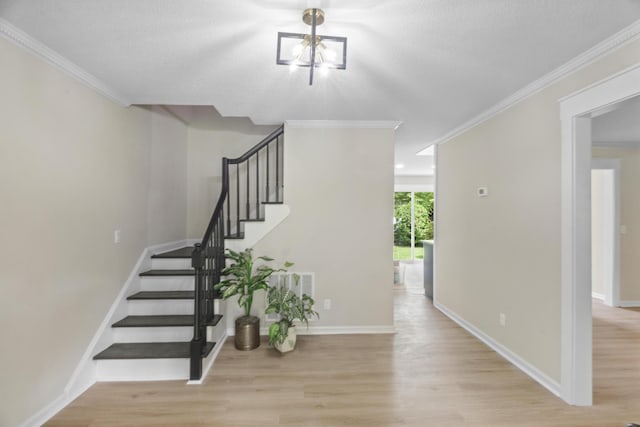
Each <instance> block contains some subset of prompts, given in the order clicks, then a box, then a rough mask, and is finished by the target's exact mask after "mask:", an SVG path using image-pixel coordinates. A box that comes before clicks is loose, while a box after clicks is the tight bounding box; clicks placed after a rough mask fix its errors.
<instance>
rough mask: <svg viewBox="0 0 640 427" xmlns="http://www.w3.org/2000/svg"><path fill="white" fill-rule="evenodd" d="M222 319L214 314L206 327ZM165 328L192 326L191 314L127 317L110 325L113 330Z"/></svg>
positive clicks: (219, 315)
mask: <svg viewBox="0 0 640 427" xmlns="http://www.w3.org/2000/svg"><path fill="white" fill-rule="evenodd" d="M220 319H222V315H221V314H215V315H214V316H213V320H212V321H211V322H210V323H208V324H207V325H208V326H215V325H217V324H218V322H219V321H220ZM167 326H193V315H191V314H162V315H147V316H127V317H125V318H124V319H121V320H118V321H117V322H116V323H114V324H113V325H112V327H114V328H141V327H149V328H157V327H167Z"/></svg>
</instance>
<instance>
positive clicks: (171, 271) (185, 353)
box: [93, 246, 224, 381]
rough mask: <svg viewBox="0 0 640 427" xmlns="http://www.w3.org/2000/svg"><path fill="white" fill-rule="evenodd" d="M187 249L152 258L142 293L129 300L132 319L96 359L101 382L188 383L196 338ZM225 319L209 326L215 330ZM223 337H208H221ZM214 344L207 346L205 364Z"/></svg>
mask: <svg viewBox="0 0 640 427" xmlns="http://www.w3.org/2000/svg"><path fill="white" fill-rule="evenodd" d="M193 250H194V248H193V247H192V246H191V247H184V248H180V249H176V250H173V251H170V252H165V253H161V254H155V255H153V256H152V257H151V263H152V264H151V265H152V269H151V270H148V271H145V272H143V273H140V275H139V276H140V288H141V289H142V290H140V291H139V292H136V293H134V294H132V295H130V296H128V297H127V312H128V315H127V316H126V317H124V318H122V319H120V320H118V321H117V322H115V323H113V324H112V325H111V328H112V332H113V337H114V341H115V343H114V344H112V345H110V346H109V347H107V348H106V349H105V350H103V351H101V352H100V353H98V354H96V355H95V356H94V358H93V359H94V360H95V361H96V373H97V377H98V380H111V381H114V380H116V381H117V380H161V379H162V380H169V379H186V378H189V370H190V356H191V353H190V351H191V350H190V345H191V343H190V341H191V338H192V337H193V323H194V319H193V305H194V276H195V271H194V270H193V268H191V254H192V253H193ZM221 319H222V316H221V315H219V314H216V315H214V317H213V319H212V321H211V322H209V323H208V324H207V325H206V326H207V327H211V328H214V327H215V326H216V325H218V323H219V322H220V320H221ZM220 329H221V330H220V331H211V333H210V334H209V335H212V336H218V337H222V336H223V335H224V326H221V327H220ZM214 346H215V342H212V341H209V342H207V344H206V348H205V352H204V353H203V354H202V355H201V357H202V358H203V359H206V358H207V357H208V356H209V355H210V354H211V351H212V350H213V348H214Z"/></svg>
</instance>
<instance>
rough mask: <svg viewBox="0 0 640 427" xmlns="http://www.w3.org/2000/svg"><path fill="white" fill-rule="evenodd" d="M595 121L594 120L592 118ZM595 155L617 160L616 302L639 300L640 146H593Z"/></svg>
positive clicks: (593, 154)
mask: <svg viewBox="0 0 640 427" xmlns="http://www.w3.org/2000/svg"><path fill="white" fill-rule="evenodd" d="M596 120H597V119H596ZM592 156H593V157H595V158H612V159H620V162H621V166H620V225H621V226H625V228H626V229H627V232H626V234H621V235H620V301H621V302H625V301H636V302H637V301H640V264H639V263H638V260H637V255H638V253H640V186H639V185H638V183H640V148H637V147H633V146H630V147H611V148H607V147H594V148H593V149H592Z"/></svg>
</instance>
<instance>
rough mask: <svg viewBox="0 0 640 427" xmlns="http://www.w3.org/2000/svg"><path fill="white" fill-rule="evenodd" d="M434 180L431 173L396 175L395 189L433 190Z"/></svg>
mask: <svg viewBox="0 0 640 427" xmlns="http://www.w3.org/2000/svg"><path fill="white" fill-rule="evenodd" d="M434 188H435V180H434V177H433V175H396V176H395V177H394V189H395V191H433V190H434Z"/></svg>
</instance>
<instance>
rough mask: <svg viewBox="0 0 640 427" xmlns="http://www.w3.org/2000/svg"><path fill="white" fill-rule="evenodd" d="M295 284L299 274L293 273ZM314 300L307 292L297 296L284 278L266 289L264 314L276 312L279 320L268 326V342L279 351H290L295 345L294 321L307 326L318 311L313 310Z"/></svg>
mask: <svg viewBox="0 0 640 427" xmlns="http://www.w3.org/2000/svg"><path fill="white" fill-rule="evenodd" d="M293 278H294V280H295V286H296V287H297V286H298V284H299V280H300V276H298V275H297V274H294V275H293ZM314 303H315V301H314V300H313V298H311V297H310V296H309V295H307V294H302V295H301V296H298V295H297V293H296V292H295V291H293V290H291V289H289V287H288V286H287V285H286V282H285V281H284V280H279V281H278V282H277V283H276V285H275V286H271V287H269V289H268V290H267V307H266V309H265V313H266V314H270V313H276V314H278V315H279V316H280V320H278V321H277V322H275V323H273V324H271V326H269V344H272V345H273V346H274V347H275V348H276V349H277V350H279V351H280V352H281V353H286V352H288V351H291V350H293V349H294V348H295V346H296V328H295V325H294V321H300V322H304V323H305V325H307V327H309V320H310V319H312V318H313V317H314V316H315V317H318V313H317V312H316V311H314V310H313V304H314Z"/></svg>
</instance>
